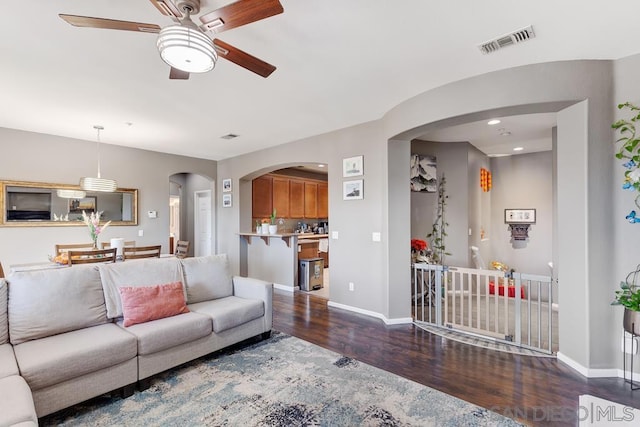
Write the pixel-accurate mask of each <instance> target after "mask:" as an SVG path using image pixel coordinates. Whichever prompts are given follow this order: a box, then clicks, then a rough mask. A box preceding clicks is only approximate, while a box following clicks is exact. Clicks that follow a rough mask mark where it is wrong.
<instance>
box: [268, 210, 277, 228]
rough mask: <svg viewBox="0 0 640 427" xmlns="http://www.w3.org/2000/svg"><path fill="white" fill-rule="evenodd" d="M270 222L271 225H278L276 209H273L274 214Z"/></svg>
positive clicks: (272, 213)
mask: <svg viewBox="0 0 640 427" xmlns="http://www.w3.org/2000/svg"><path fill="white" fill-rule="evenodd" d="M269 219H270V221H271V225H276V210H275V208H274V209H273V212H271V216H270V217H269Z"/></svg>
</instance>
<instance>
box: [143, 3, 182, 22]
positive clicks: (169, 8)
mask: <svg viewBox="0 0 640 427" xmlns="http://www.w3.org/2000/svg"><path fill="white" fill-rule="evenodd" d="M149 1H150V2H151V3H153V5H154V6H155V7H156V8H158V10H159V11H160V13H162V14H163V15H166V16H170V17H171V18H172V19H173V20H174V21H178V20H179V19H180V18H182V13H180V10H179V9H178V8H177V7H176V5H175V4H173V2H172V1H171V0H149Z"/></svg>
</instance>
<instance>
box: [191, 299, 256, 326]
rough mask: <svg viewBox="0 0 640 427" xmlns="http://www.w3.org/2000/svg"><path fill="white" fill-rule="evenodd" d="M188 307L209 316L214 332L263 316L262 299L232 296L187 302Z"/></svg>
mask: <svg viewBox="0 0 640 427" xmlns="http://www.w3.org/2000/svg"><path fill="white" fill-rule="evenodd" d="M189 309H191V311H195V312H196V313H202V314H206V315H208V316H210V317H211V320H212V321H213V332H216V333H220V332H222V331H226V330H227V329H231V328H235V327H236V326H239V325H242V324H243V323H247V322H249V321H251V320H253V319H258V318H260V317H262V316H264V302H263V301H262V300H258V299H249V298H239V297H234V296H231V297H226V298H219V299H215V300H211V301H204V302H199V303H196V304H189Z"/></svg>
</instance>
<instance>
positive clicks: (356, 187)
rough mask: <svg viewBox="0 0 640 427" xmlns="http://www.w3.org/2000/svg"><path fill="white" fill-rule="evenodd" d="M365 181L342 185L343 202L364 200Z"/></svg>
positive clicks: (359, 180) (349, 182)
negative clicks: (363, 186) (363, 185)
mask: <svg viewBox="0 0 640 427" xmlns="http://www.w3.org/2000/svg"><path fill="white" fill-rule="evenodd" d="M362 184H363V180H362V179H357V180H354V181H345V182H343V183H342V199H343V200H359V199H363V198H364V197H363V196H364V194H363V188H362Z"/></svg>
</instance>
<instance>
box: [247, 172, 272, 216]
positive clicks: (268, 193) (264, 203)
mask: <svg viewBox="0 0 640 427" xmlns="http://www.w3.org/2000/svg"><path fill="white" fill-rule="evenodd" d="M251 198H252V205H253V217H254V218H268V217H269V216H270V215H271V212H272V211H273V178H272V177H271V176H269V175H263V176H261V177H258V178H256V179H254V180H253V182H252V195H251Z"/></svg>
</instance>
